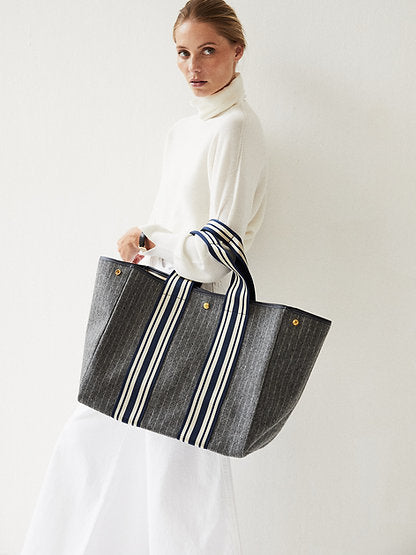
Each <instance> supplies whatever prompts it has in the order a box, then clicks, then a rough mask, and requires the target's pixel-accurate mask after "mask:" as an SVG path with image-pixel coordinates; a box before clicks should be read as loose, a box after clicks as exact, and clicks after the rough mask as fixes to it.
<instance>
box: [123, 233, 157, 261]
mask: <svg viewBox="0 0 416 555" xmlns="http://www.w3.org/2000/svg"><path fill="white" fill-rule="evenodd" d="M141 232H142V230H141V229H139V228H138V227H132V228H131V229H129V230H128V231H127V232H126V233H125V234H124V235H123V237H120V239H119V240H118V241H117V247H118V252H119V253H120V256H121V258H122V260H124V261H125V262H133V263H134V264H137V263H138V262H140V260H141V259H142V258H144V257H143V255H142V254H139V239H140V235H141ZM154 246H155V244H154V243H153V242H152V241H150V239H148V238H147V237H146V240H145V247H146V248H147V249H152V248H153V247H154Z"/></svg>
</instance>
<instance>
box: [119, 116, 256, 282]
mask: <svg viewBox="0 0 416 555" xmlns="http://www.w3.org/2000/svg"><path fill="white" fill-rule="evenodd" d="M265 160H266V157H265V149H264V140H263V134H262V131H261V127H260V125H259V123H258V120H257V119H256V118H255V119H253V118H251V119H250V121H249V122H248V123H247V120H246V118H244V116H243V114H241V113H239V112H237V113H236V114H235V117H234V116H233V117H232V118H227V119H226V120H225V122H224V125H222V126H221V127H220V128H219V130H218V132H217V134H216V136H215V137H214V139H213V140H212V143H211V145H210V148H209V153H208V180H209V189H210V205H209V210H208V211H207V212H208V213H209V217H208V219H211V218H215V219H218V220H220V221H222V222H224V223H225V224H227V225H228V226H229V227H230V228H231V229H233V230H234V231H235V232H236V233H238V234H239V235H240V237H241V238H242V240H243V243H244V244H245V248H246V250H247V249H248V248H249V246H250V244H251V242H252V239H253V237H254V235H255V233H256V232H257V230H258V228H259V227H260V224H261V221H262V219H263V214H264V208H265V185H266V175H265ZM204 223H206V222H205V221H204V222H203V223H202V225H203V224H204ZM134 230H135V231H134ZM140 230H141V231H143V232H144V233H145V235H146V236H147V237H148V240H149V247H150V246H152V245H153V248H152V250H150V251H148V252H146V255H157V256H160V257H162V258H164V259H166V260H167V261H168V262H169V263H171V264H172V266H173V267H174V268H175V270H176V271H177V272H178V273H179V274H180V275H182V276H184V277H186V278H188V279H192V280H194V281H200V282H202V283H212V282H217V281H220V280H222V279H223V278H224V277H225V276H226V275H227V274H228V272H229V270H228V269H227V268H226V267H225V266H223V265H222V264H221V263H220V262H218V261H217V260H215V259H214V258H213V257H212V256H211V255H210V253H209V251H208V249H207V247H206V245H205V243H204V242H203V241H202V240H201V239H200V238H199V237H198V236H194V235H191V234H190V233H186V234H183V233H182V234H181V233H175V232H173V231H172V230H169V229H167V228H165V227H163V226H161V225H159V224H145V225H140V226H139V228H133V230H130V232H131V233H130V234H129V232H127V234H126V235H125V236H123V237H122V238H121V240H120V243H121V246H122V248H123V249H124V248H125V249H126V250H125V251H124V250H123V253H124V252H125V253H126V255H127V256H128V257H130V259H131V257H133V256H135V255H137V253H138V231H140ZM189 231H191V230H189ZM120 252H121V251H120ZM139 256H140V255H139Z"/></svg>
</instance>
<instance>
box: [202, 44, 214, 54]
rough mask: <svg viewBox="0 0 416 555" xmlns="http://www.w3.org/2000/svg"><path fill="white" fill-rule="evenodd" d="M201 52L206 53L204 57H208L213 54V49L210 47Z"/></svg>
mask: <svg viewBox="0 0 416 555" xmlns="http://www.w3.org/2000/svg"><path fill="white" fill-rule="evenodd" d="M203 52H206V55H207V56H209V55H211V54H214V52H215V48H212V46H207V48H204V50H203Z"/></svg>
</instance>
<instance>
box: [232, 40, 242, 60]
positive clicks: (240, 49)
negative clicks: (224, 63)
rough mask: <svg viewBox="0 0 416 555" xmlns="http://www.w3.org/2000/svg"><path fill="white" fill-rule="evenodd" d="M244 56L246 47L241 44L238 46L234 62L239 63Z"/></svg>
mask: <svg viewBox="0 0 416 555" xmlns="http://www.w3.org/2000/svg"><path fill="white" fill-rule="evenodd" d="M243 54H244V46H242V45H241V44H239V45H238V46H236V47H235V53H234V61H235V62H238V60H240V58H242V56H243Z"/></svg>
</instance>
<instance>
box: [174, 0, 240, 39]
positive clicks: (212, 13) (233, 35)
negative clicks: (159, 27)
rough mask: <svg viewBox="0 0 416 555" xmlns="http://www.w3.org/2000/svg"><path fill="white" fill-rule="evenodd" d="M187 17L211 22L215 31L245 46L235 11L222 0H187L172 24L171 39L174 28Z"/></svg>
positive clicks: (202, 21)
mask: <svg viewBox="0 0 416 555" xmlns="http://www.w3.org/2000/svg"><path fill="white" fill-rule="evenodd" d="M188 19H193V20H194V21H199V22H201V23H209V24H211V25H212V26H213V27H214V28H215V30H216V31H217V33H218V34H219V35H221V36H222V37H224V38H226V39H228V40H229V41H230V42H232V43H238V44H241V46H242V47H243V48H245V47H246V39H245V36H244V30H243V27H242V25H241V23H240V20H239V19H238V17H237V15H236V13H235V11H234V10H233V8H232V7H231V6H229V5H228V4H226V3H225V2H224V0H189V2H187V3H186V4H185V6H184V7H183V8H182V9H181V10H180V11H179V15H178V17H177V19H176V21H175V24H174V26H173V40H174V41H175V42H176V39H175V33H176V29H177V28H178V27H179V26H180V25H182V23H183V22H184V21H186V20H188Z"/></svg>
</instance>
